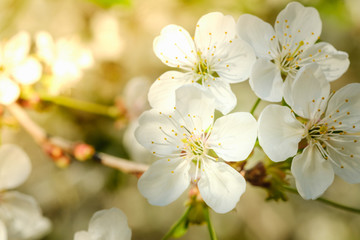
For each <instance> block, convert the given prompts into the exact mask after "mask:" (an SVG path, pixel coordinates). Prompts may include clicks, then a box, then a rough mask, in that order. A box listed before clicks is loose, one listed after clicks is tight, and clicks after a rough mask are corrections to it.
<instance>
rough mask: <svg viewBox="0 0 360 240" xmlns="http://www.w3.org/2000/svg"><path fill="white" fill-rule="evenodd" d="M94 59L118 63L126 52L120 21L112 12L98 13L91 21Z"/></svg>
mask: <svg viewBox="0 0 360 240" xmlns="http://www.w3.org/2000/svg"><path fill="white" fill-rule="evenodd" d="M91 30H92V33H93V41H92V43H91V48H92V52H93V53H94V57H95V58H96V59H99V60H107V61H116V60H118V59H119V57H120V56H121V53H122V52H123V50H124V40H123V39H122V37H121V35H120V26H119V20H118V19H116V17H115V16H113V15H112V14H111V13H110V12H101V13H97V14H96V15H95V16H94V17H93V19H92V20H91Z"/></svg>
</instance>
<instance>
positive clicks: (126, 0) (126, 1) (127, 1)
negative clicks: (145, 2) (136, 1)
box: [88, 0, 131, 8]
mask: <svg viewBox="0 0 360 240" xmlns="http://www.w3.org/2000/svg"><path fill="white" fill-rule="evenodd" d="M88 1H90V2H93V3H95V4H97V5H99V6H100V7H103V8H110V7H112V6H115V5H122V6H130V5H131V0H88Z"/></svg>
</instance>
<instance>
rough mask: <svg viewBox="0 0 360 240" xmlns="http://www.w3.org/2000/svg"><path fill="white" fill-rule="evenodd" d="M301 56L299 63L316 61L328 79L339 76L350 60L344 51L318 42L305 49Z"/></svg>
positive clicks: (344, 70) (331, 79) (347, 66)
mask: <svg viewBox="0 0 360 240" xmlns="http://www.w3.org/2000/svg"><path fill="white" fill-rule="evenodd" d="M301 57H303V58H304V60H303V61H301V62H300V64H307V63H312V62H316V63H317V64H319V65H320V67H321V70H322V71H323V72H324V74H325V76H326V79H327V80H328V81H333V80H336V79H338V78H339V77H341V75H343V74H344V72H346V70H347V69H348V68H349V65H350V61H349V56H348V54H347V53H346V52H342V51H337V50H336V49H335V48H334V47H333V46H332V45H330V44H329V43H324V42H320V43H317V44H315V45H314V46H311V47H310V48H308V49H306V50H305V51H304V52H303V53H302V54H301Z"/></svg>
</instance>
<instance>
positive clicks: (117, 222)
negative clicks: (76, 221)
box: [75, 208, 131, 240]
mask: <svg viewBox="0 0 360 240" xmlns="http://www.w3.org/2000/svg"><path fill="white" fill-rule="evenodd" d="M88 232H89V235H90V236H91V237H92V238H90V239H106V240H130V239H131V229H130V228H129V226H128V224H127V218H126V215H125V214H124V213H123V212H122V211H121V210H119V209H117V208H111V209H107V210H101V211H98V212H96V213H95V214H94V215H93V216H92V218H91V220H90V223H89V231H88ZM80 234H81V235H83V236H85V235H84V234H83V233H81V232H80ZM81 235H80V237H82V236H81ZM75 239H76V236H75Z"/></svg>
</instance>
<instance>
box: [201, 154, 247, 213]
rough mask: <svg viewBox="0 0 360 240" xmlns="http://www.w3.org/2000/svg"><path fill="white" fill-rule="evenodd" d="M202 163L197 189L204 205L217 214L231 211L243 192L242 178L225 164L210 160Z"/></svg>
mask: <svg viewBox="0 0 360 240" xmlns="http://www.w3.org/2000/svg"><path fill="white" fill-rule="evenodd" d="M202 163H203V164H202V165H201V169H202V170H201V178H200V180H199V182H198V187H199V191H200V194H201V196H202V198H203V199H204V201H205V203H206V204H207V205H208V206H209V207H211V208H212V209H213V210H214V211H215V212H217V213H227V212H229V211H231V210H232V209H233V208H235V206H236V204H237V202H238V201H239V199H240V196H241V195H242V194H243V193H244V192H245V189H246V182H245V179H244V177H243V176H242V175H241V174H240V173H239V172H237V171H236V170H235V169H233V168H232V167H230V166H229V165H227V164H226V163H223V162H214V161H211V160H206V161H203V162H202Z"/></svg>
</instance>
